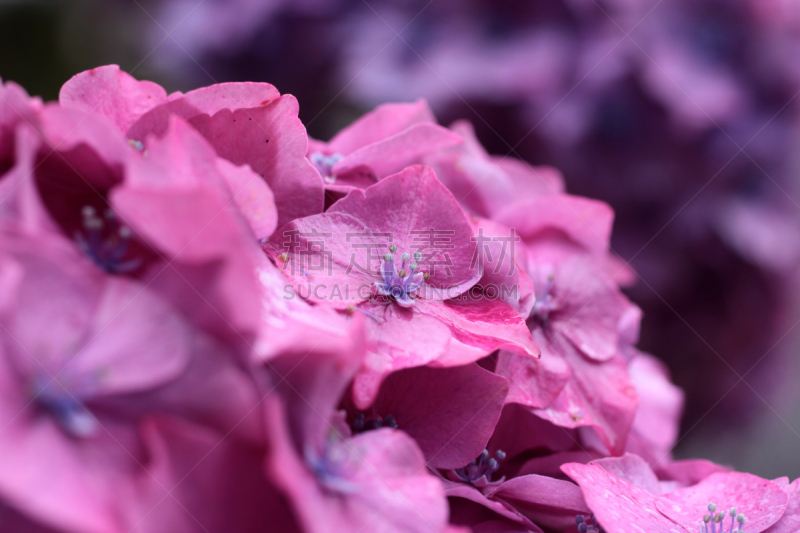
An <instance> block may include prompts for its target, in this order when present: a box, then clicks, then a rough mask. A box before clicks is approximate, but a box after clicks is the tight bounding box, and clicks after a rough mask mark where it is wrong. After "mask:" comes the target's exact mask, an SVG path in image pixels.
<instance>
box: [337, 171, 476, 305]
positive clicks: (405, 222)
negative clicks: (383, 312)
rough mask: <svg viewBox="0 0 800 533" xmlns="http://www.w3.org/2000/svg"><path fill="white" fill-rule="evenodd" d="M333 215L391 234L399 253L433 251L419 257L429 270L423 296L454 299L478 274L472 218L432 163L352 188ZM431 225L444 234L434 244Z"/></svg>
mask: <svg viewBox="0 0 800 533" xmlns="http://www.w3.org/2000/svg"><path fill="white" fill-rule="evenodd" d="M333 213H342V214H347V215H349V216H351V217H353V218H355V219H357V220H359V221H360V222H361V223H362V224H363V225H364V226H365V227H367V228H370V229H371V230H372V231H373V232H374V233H379V232H388V233H390V234H391V235H392V237H393V240H392V241H391V242H392V243H393V244H396V245H397V249H398V253H405V252H409V253H410V252H411V251H413V250H416V249H418V248H419V247H420V246H422V247H423V251H422V253H423V254H426V255H434V257H432V258H431V259H430V260H429V259H428V258H427V257H426V256H425V255H423V258H422V260H421V261H420V265H421V266H420V268H421V270H423V271H426V272H427V271H430V278H429V279H428V280H427V281H426V282H425V288H426V290H425V291H424V293H423V296H424V297H425V298H428V299H437V300H443V299H447V298H453V297H455V296H458V295H459V294H461V293H462V292H464V291H465V290H467V289H468V288H469V287H471V286H472V285H474V284H475V282H476V281H478V279H479V278H480V272H478V269H477V268H474V266H473V265H472V258H473V250H474V248H475V245H474V242H473V241H472V227H471V226H470V223H469V220H468V219H467V217H466V215H465V214H464V212H463V210H462V209H461V207H460V206H459V205H458V202H456V200H455V198H453V195H452V194H451V193H450V191H448V190H447V189H446V188H445V187H444V186H443V185H442V184H441V183H440V182H439V180H437V179H436V175H435V174H434V173H433V171H432V170H431V169H430V168H428V167H423V166H420V165H414V166H411V167H408V168H407V169H405V170H404V171H402V172H400V173H398V174H394V175H393V176H389V177H388V178H385V179H384V180H382V181H380V182H378V183H376V184H375V185H372V186H371V187H369V188H367V189H366V190H363V191H361V190H354V191H353V192H351V193H350V194H348V195H347V196H346V197H345V198H343V199H341V200H339V201H338V202H336V203H335V204H333V205H332V206H331V207H330V208H329V209H328V212H327V213H326V214H333ZM431 228H432V229H433V231H439V232H440V234H439V235H438V237H437V239H438V240H437V242H435V243H434V244H433V246H431V245H430V244H429V240H428V234H427V233H425V232H427V231H428V230H430V229H431ZM415 232H416V233H415ZM431 260H435V261H437V262H438V261H446V262H447V263H448V266H439V267H437V268H435V269H432V268H429V263H430V261H431ZM434 289H440V290H434Z"/></svg>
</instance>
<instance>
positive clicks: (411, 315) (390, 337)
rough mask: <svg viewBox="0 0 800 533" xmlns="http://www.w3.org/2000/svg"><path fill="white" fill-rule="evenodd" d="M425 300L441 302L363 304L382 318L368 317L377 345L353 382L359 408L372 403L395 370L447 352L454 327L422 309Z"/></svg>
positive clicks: (354, 395) (367, 321)
mask: <svg viewBox="0 0 800 533" xmlns="http://www.w3.org/2000/svg"><path fill="white" fill-rule="evenodd" d="M424 304H427V305H429V306H431V305H439V304H436V303H431V302H424V301H422V300H418V301H417V302H416V303H415V304H414V309H403V308H401V307H400V306H395V305H391V306H383V305H380V304H364V305H363V306H362V308H363V309H364V310H365V311H368V312H370V313H372V314H374V315H375V316H376V317H378V318H379V319H381V320H382V322H380V323H379V322H376V321H375V320H374V319H372V318H367V320H366V328H367V335H368V337H369V339H370V340H371V342H372V344H373V348H372V349H371V350H370V351H369V352H368V353H367V357H366V359H365V360H364V366H363V368H362V370H361V371H360V372H359V373H358V375H356V377H355V382H354V384H353V400H354V402H355V404H356V407H358V408H359V409H366V408H367V407H369V406H370V405H371V404H372V402H373V401H374V399H375V396H376V395H377V394H378V390H379V388H380V385H381V382H382V381H383V379H384V378H385V377H386V376H388V375H389V374H391V373H392V372H395V371H397V370H402V369H404V368H413V367H416V366H422V365H426V364H428V363H430V362H431V361H434V360H435V359H436V358H438V357H440V356H442V355H443V354H444V353H445V352H446V350H447V348H448V346H449V345H450V341H451V337H452V333H451V331H450V328H448V327H447V326H446V325H445V324H443V323H442V322H441V321H440V320H438V319H437V318H435V317H432V316H430V315H429V314H426V313H424V312H420V307H422V305H424ZM409 332H413V333H412V334H409Z"/></svg>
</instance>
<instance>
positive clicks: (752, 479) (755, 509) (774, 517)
mask: <svg viewBox="0 0 800 533" xmlns="http://www.w3.org/2000/svg"><path fill="white" fill-rule="evenodd" d="M788 502H789V497H788V496H787V494H786V492H784V491H783V489H781V488H780V487H779V486H778V485H776V484H775V483H772V482H771V481H767V480H766V479H762V478H760V477H758V476H754V475H752V474H745V473H742V472H722V473H718V474H711V475H710V476H709V477H707V478H706V479H704V480H703V481H701V482H700V483H698V484H697V485H694V486H692V487H687V488H685V489H678V490H676V491H673V492H670V493H667V494H664V495H663V496H660V497H658V498H657V499H656V502H655V503H656V507H657V508H658V510H659V511H660V512H661V513H662V514H663V515H664V516H666V517H668V518H670V519H671V520H673V521H675V522H676V523H678V524H680V525H682V526H683V527H685V528H687V529H689V530H694V529H697V527H698V526H699V524H700V521H701V520H702V518H703V515H705V514H708V509H707V507H708V504H709V503H715V504H716V505H717V506H718V507H719V508H720V510H721V512H722V511H724V510H726V509H728V508H730V507H735V508H736V511H737V513H743V514H744V515H745V516H746V517H747V524H746V525H745V528H746V531H747V532H748V533H761V532H762V531H764V530H765V529H767V528H768V527H769V526H771V525H772V524H774V523H775V522H777V521H778V520H779V519H780V517H781V516H783V513H784V512H785V511H786V507H787V504H788Z"/></svg>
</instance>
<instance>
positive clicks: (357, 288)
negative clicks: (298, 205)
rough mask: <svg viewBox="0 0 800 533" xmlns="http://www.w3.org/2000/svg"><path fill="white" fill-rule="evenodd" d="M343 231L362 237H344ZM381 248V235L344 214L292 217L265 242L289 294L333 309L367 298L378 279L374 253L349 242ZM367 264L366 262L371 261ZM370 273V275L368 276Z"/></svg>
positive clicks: (377, 258)
mask: <svg viewBox="0 0 800 533" xmlns="http://www.w3.org/2000/svg"><path fill="white" fill-rule="evenodd" d="M348 235H363V237H361V236H360V237H358V238H357V239H353V240H351V239H349V238H348ZM355 243H357V244H362V245H370V246H374V247H381V248H382V250H383V251H388V248H386V246H387V242H386V239H385V238H384V239H381V238H379V237H376V236H374V235H366V228H365V226H364V224H363V223H362V222H361V221H359V220H357V219H355V218H353V217H351V216H349V215H347V214H344V213H323V214H320V215H313V216H310V217H305V218H300V219H296V220H293V221H292V222H290V223H289V224H287V225H285V226H283V227H280V228H278V229H277V231H275V234H274V235H273V236H272V237H270V239H269V242H267V243H266V244H264V250H265V251H266V252H267V253H268V254H269V255H270V256H271V257H272V258H273V260H275V262H276V264H277V266H278V267H279V268H280V269H281V270H282V271H283V274H284V275H285V276H286V278H287V280H288V281H291V282H293V283H294V284H295V287H294V288H293V289H292V294H293V296H292V297H296V296H298V295H299V296H300V297H302V298H304V299H307V300H311V301H313V302H317V303H324V304H325V305H329V306H331V307H334V308H337V309H347V308H348V307H349V306H350V305H353V304H357V303H359V302H361V301H363V300H366V299H367V298H369V297H370V296H371V294H372V289H373V284H374V283H375V282H377V281H380V279H381V278H380V275H379V274H378V272H377V268H378V266H379V263H378V260H379V257H378V254H376V253H375V251H374V248H373V249H372V254H371V255H370V249H369V248H367V247H365V246H361V247H356V246H354V244H355ZM370 263H371V264H370ZM373 271H374V274H373Z"/></svg>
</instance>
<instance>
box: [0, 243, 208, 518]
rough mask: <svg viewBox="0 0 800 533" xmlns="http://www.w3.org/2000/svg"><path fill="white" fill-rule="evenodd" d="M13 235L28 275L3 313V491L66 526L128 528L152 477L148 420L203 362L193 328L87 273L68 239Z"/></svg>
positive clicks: (6, 253) (139, 290)
mask: <svg viewBox="0 0 800 533" xmlns="http://www.w3.org/2000/svg"><path fill="white" fill-rule="evenodd" d="M3 243H4V244H3V246H2V251H0V255H1V256H2V259H1V261H2V262H3V263H5V264H7V262H10V263H11V265H13V266H14V268H16V269H17V271H18V275H17V276H15V277H16V279H17V283H15V284H13V285H12V286H10V287H8V286H6V287H5V288H6V289H10V290H11V294H13V296H12V297H11V298H9V301H7V302H4V304H6V305H4V308H3V309H2V310H0V322H1V323H2V328H0V331H2V333H1V334H0V335H2V340H1V341H0V353H1V354H2V357H1V358H0V359H2V361H0V366H1V367H2V372H0V374H1V376H0V379H2V382H3V386H2V390H3V392H2V401H0V410H1V411H2V415H0V416H2V419H3V426H4V427H5V430H4V431H3V432H2V435H1V436H0V448H2V449H3V454H2V461H3V463H4V465H3V468H2V475H0V493H2V498H3V500H4V501H5V502H8V503H9V504H10V505H12V506H13V507H15V508H16V509H18V510H20V511H21V512H23V513H26V514H28V515H29V516H31V517H33V518H35V519H36V520H37V521H39V522H43V523H45V524H48V525H49V526H51V527H53V528H56V529H59V528H65V529H74V530H79V531H93V532H94V531H96V532H115V531H120V530H122V529H124V528H125V527H124V524H122V523H120V517H121V516H122V515H124V511H125V506H126V505H127V503H126V502H127V500H128V499H131V498H133V499H135V498H136V497H137V496H136V484H137V480H138V478H140V477H141V476H143V475H145V472H144V471H143V470H142V467H141V464H142V463H143V462H146V458H145V457H144V456H142V455H141V435H140V434H139V433H138V431H137V424H136V419H137V418H138V417H139V416H141V414H142V411H144V412H147V411H150V412H152V411H153V407H154V405H153V403H152V395H153V393H157V392H158V391H159V390H160V389H163V387H164V386H166V385H169V384H170V383H173V382H175V381H176V380H177V379H178V378H180V377H181V375H182V374H184V373H185V372H186V371H187V370H188V368H189V367H190V366H191V364H192V363H191V358H192V357H193V354H192V352H193V347H192V344H193V341H192V337H191V334H192V332H191V328H190V327H189V324H188V323H187V322H186V321H185V320H184V319H183V318H182V317H181V316H180V314H179V313H177V312H176V310H175V309H174V308H173V307H172V306H171V305H170V304H169V303H168V302H167V301H165V300H164V299H163V298H161V297H160V296H159V295H158V294H156V293H155V292H153V291H152V290H149V289H146V288H145V287H143V286H141V285H140V284H138V283H136V282H135V281H132V280H129V279H125V278H119V277H107V276H101V275H98V274H97V273H96V272H92V271H91V270H88V271H87V270H86V269H85V268H84V267H85V265H84V264H83V262H82V261H80V258H79V257H77V256H76V255H74V254H70V253H69V251H65V250H63V248H61V246H59V242H58V241H51V242H48V241H46V240H43V241H36V240H21V239H11V238H9V237H8V236H6V237H4V239H3ZM41 245H49V246H41ZM42 324H47V327H46V328H42ZM137 396H138V397H139V398H140V399H141V401H142V403H139V402H137V401H136V400H135V399H133V400H131V398H136V397H137ZM126 398H129V399H127V400H126ZM156 410H158V409H156Z"/></svg>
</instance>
